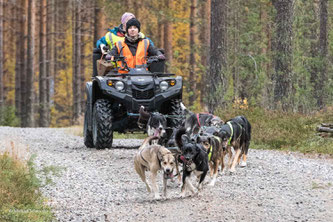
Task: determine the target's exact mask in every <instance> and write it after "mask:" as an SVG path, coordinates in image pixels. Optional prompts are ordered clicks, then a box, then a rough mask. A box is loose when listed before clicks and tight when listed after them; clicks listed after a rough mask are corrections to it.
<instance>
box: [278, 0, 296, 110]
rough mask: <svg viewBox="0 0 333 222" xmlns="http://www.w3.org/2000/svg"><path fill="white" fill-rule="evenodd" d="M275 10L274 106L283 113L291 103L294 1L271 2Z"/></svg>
mask: <svg viewBox="0 0 333 222" xmlns="http://www.w3.org/2000/svg"><path fill="white" fill-rule="evenodd" d="M273 5H274V7H275V9H276V17H275V25H276V33H275V42H274V45H275V47H274V51H275V53H274V69H275V73H274V75H273V81H274V105H275V108H278V109H280V108H282V110H284V111H288V110H291V109H292V108H293V102H292V95H291V94H292V84H293V83H292V35H293V29H292V25H293V6H294V0H273Z"/></svg>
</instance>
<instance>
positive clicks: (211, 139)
mask: <svg viewBox="0 0 333 222" xmlns="http://www.w3.org/2000/svg"><path fill="white" fill-rule="evenodd" d="M213 141H214V139H213V138H212V137H208V143H209V144H210V145H212V144H213V143H212V142H213Z"/></svg>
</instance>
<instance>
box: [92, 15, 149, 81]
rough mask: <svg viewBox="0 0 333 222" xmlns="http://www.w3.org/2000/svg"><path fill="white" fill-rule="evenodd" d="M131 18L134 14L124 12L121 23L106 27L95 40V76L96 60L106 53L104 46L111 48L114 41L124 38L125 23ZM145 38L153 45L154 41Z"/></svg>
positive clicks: (94, 71) (94, 74) (94, 72)
mask: <svg viewBox="0 0 333 222" xmlns="http://www.w3.org/2000/svg"><path fill="white" fill-rule="evenodd" d="M132 18H135V15H134V14H132V13H130V12H125V13H124V14H123V15H122V16H121V24H120V25H119V26H118V27H114V28H113V29H108V32H107V33H106V34H105V36H103V37H102V38H100V39H99V40H98V41H97V43H96V48H95V49H94V51H93V76H97V64H96V61H97V60H98V59H100V58H101V57H102V54H105V53H106V52H105V51H106V49H107V47H106V46H108V48H109V49H110V50H111V49H112V48H113V47H114V46H115V43H116V42H118V41H120V40H123V39H124V38H125V32H126V23H127V22H128V20H130V19H132ZM141 34H142V33H141ZM142 36H143V37H145V36H144V34H142ZM146 38H147V37H146ZM147 39H148V40H149V42H150V44H151V45H153V46H154V43H153V42H152V41H151V39H149V38H147Z"/></svg>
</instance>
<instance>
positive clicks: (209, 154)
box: [208, 145, 213, 161]
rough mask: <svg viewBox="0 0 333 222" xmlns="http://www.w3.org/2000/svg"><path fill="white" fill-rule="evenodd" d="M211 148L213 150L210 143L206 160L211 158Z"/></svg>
mask: <svg viewBox="0 0 333 222" xmlns="http://www.w3.org/2000/svg"><path fill="white" fill-rule="evenodd" d="M212 150H213V146H212V145H210V147H209V149H208V161H210V159H211V158H212V153H213V152H212Z"/></svg>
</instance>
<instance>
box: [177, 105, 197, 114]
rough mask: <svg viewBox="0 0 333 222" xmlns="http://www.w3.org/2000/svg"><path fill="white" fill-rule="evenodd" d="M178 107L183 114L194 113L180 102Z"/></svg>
mask: <svg viewBox="0 0 333 222" xmlns="http://www.w3.org/2000/svg"><path fill="white" fill-rule="evenodd" d="M180 108H181V110H182V112H183V113H184V114H185V115H192V114H194V113H193V112H192V111H190V110H188V109H187V108H186V106H185V105H184V104H183V103H180Z"/></svg>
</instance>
